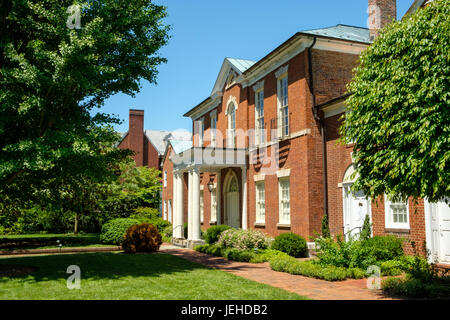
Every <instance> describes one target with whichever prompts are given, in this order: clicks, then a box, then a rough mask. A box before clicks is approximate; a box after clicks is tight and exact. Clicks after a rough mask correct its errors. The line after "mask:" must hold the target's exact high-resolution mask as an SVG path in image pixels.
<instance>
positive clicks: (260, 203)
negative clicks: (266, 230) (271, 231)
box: [256, 181, 266, 223]
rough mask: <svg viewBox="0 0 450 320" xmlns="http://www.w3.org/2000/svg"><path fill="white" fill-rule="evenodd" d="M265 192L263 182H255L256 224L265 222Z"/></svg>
mask: <svg viewBox="0 0 450 320" xmlns="http://www.w3.org/2000/svg"><path fill="white" fill-rule="evenodd" d="M265 193H266V191H265V185H264V181H260V182H256V223H265V222H266V194H265Z"/></svg>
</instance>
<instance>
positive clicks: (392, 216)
mask: <svg viewBox="0 0 450 320" xmlns="http://www.w3.org/2000/svg"><path fill="white" fill-rule="evenodd" d="M384 203H385V225H386V228H392V229H409V205H408V201H403V200H402V199H400V198H398V197H397V198H393V199H389V197H388V196H386V195H385V197H384Z"/></svg>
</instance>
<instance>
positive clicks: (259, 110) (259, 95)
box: [255, 89, 264, 145]
mask: <svg viewBox="0 0 450 320" xmlns="http://www.w3.org/2000/svg"><path fill="white" fill-rule="evenodd" d="M255 138H256V139H255V144H256V145H259V144H262V143H264V89H260V90H258V91H257V92H256V93H255Z"/></svg>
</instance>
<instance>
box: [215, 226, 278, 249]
mask: <svg viewBox="0 0 450 320" xmlns="http://www.w3.org/2000/svg"><path fill="white" fill-rule="evenodd" d="M217 245H218V246H220V247H222V248H236V249H239V250H249V249H254V248H257V249H267V248H268V247H269V238H268V237H267V236H266V235H265V234H264V233H262V232H261V231H258V230H251V229H250V230H241V229H228V230H225V231H224V232H222V233H221V235H220V237H219V240H218V241H217Z"/></svg>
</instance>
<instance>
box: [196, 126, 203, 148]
mask: <svg viewBox="0 0 450 320" xmlns="http://www.w3.org/2000/svg"><path fill="white" fill-rule="evenodd" d="M197 123H198V146H199V147H202V146H203V139H204V134H205V121H204V119H200V120H199V121H197Z"/></svg>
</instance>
